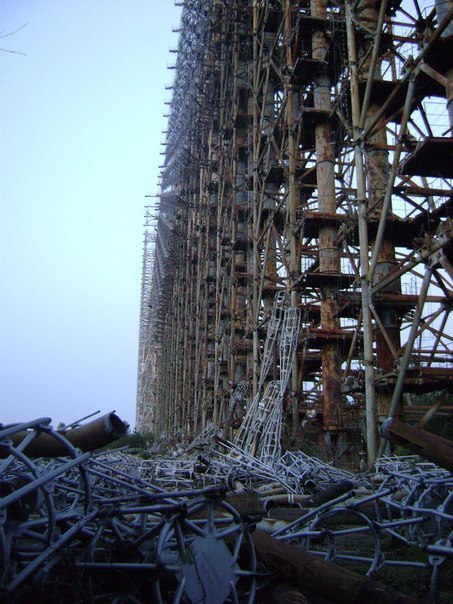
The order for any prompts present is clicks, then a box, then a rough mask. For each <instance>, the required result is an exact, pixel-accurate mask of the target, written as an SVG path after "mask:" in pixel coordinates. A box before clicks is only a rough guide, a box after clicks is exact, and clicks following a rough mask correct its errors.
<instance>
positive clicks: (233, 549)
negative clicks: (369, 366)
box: [0, 419, 453, 604]
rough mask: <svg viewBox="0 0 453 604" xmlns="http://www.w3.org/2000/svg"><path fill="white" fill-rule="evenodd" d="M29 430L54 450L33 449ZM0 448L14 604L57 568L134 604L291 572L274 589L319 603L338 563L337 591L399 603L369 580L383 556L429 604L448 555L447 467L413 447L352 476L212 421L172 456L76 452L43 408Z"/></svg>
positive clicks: (216, 598) (7, 594)
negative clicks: (264, 450)
mask: <svg viewBox="0 0 453 604" xmlns="http://www.w3.org/2000/svg"><path fill="white" fill-rule="evenodd" d="M24 432H26V433H27V436H26V437H25V438H21V439H18V438H17V435H18V434H20V433H24ZM41 434H45V435H46V437H47V439H50V440H55V442H56V443H58V446H63V447H64V448H65V452H66V454H65V455H64V456H59V457H54V458H39V459H32V458H31V457H29V456H28V455H27V454H26V450H27V447H28V446H29V444H30V443H31V442H32V441H33V440H35V439H39V438H40V435H41ZM0 448H1V450H2V451H3V457H4V459H3V460H2V461H1V463H0V473H1V480H0V495H1V499H0V518H1V524H0V556H1V558H0V560H1V579H0V587H1V597H3V598H4V599H7V600H8V601H11V602H13V601H21V598H22V601H23V597H24V596H23V594H24V592H26V591H27V589H31V586H33V589H37V588H38V587H39V586H46V585H47V586H48V585H51V584H52V582H55V581H56V580H57V579H56V577H58V576H62V575H65V574H66V575H67V576H69V577H70V578H69V579H68V578H67V579H66V583H67V584H68V583H69V584H70V583H71V582H72V584H74V585H80V584H82V583H83V585H86V590H87V593H88V594H89V595H88V597H89V600H88V601H95V600H98V599H99V600H102V598H104V599H107V600H108V601H114V600H115V598H120V597H123V596H122V594H123V595H124V592H125V591H126V592H127V593H128V594H129V596H130V597H131V598H133V600H130V601H136V602H147V601H153V602H193V603H195V602H218V603H219V604H220V603H221V602H224V601H231V602H250V603H251V602H255V601H257V602H259V601H260V599H259V598H260V593H261V591H262V590H264V591H265V590H266V589H267V587H266V586H269V584H273V585H274V586H276V585H277V583H278V582H281V581H282V580H286V581H288V580H290V581H291V582H292V583H293V584H294V583H295V584H296V585H294V586H293V587H291V586H289V587H288V586H284V587H285V589H286V590H287V591H288V593H292V594H293V595H292V597H294V598H295V599H294V601H303V600H302V599H301V598H303V597H310V594H314V595H315V596H316V597H324V598H327V599H328V598H329V597H331V595H329V594H330V592H329V588H327V587H326V584H327V583H329V577H330V578H331V579H332V580H331V581H330V583H332V581H333V578H334V577H336V576H337V575H338V576H341V577H342V589H343V592H344V593H343V592H342V593H343V596H344V598H346V599H344V598H343V600H341V601H351V602H352V601H363V599H362V600H360V597H363V594H364V593H366V594H367V596H366V598H367V600H369V601H377V600H376V597H377V596H376V593H380V594H381V596H382V600H381V601H386V600H385V598H387V599H389V601H390V599H391V598H394V601H400V602H409V601H410V598H408V597H407V596H404V595H401V594H396V592H395V591H394V588H392V587H390V586H386V585H385V584H384V585H383V586H380V587H379V584H378V583H376V581H375V580H374V578H375V577H376V576H378V577H379V575H382V573H383V571H384V570H386V569H395V568H398V569H413V570H414V571H415V572H417V573H419V572H421V571H423V572H424V573H425V574H429V575H430V586H429V588H428V591H429V592H430V598H431V600H432V601H433V602H435V601H437V598H438V595H439V593H440V576H441V571H442V570H443V568H445V566H446V565H448V564H449V562H448V560H451V558H452V557H453V545H452V537H453V534H452V528H453V524H452V520H453V477H452V475H451V473H450V472H448V471H447V470H445V469H443V468H441V467H439V466H436V465H435V464H434V463H431V462H424V461H421V460H420V458H418V457H416V456H406V457H385V458H382V459H380V460H379V462H378V464H377V465H376V468H375V471H374V472H373V473H369V474H358V475H355V474H352V473H350V472H347V471H345V470H342V469H338V468H334V467H333V466H332V465H330V464H327V463H324V462H322V461H321V460H319V459H316V458H311V457H309V456H307V455H305V454H303V453H302V452H286V453H285V454H283V455H280V457H279V458H278V459H277V458H276V456H275V455H270V456H269V457H268V458H269V459H272V460H273V463H272V464H270V465H269V464H266V463H265V462H264V461H262V460H261V459H259V457H254V456H253V455H252V454H251V453H250V452H249V451H246V450H244V449H242V448H241V447H239V446H238V445H237V444H234V443H232V442H229V441H228V440H226V439H225V438H223V436H221V431H220V429H218V428H217V427H216V426H215V425H210V426H209V428H208V429H207V430H206V431H205V433H204V434H202V435H200V436H199V437H198V438H197V439H196V440H195V441H193V442H192V443H190V445H189V446H187V447H186V449H185V450H184V451H183V453H182V454H181V455H180V456H179V457H168V458H163V457H162V456H156V457H155V458H153V459H141V458H140V457H138V456H136V455H130V454H127V453H126V452H124V451H121V450H116V451H105V452H93V453H90V452H86V453H83V452H81V451H80V450H78V449H76V448H75V447H74V446H73V444H71V443H70V442H69V441H67V440H66V439H65V437H64V436H63V435H62V434H60V433H59V432H58V431H55V430H53V429H52V428H51V427H50V420H48V419H39V420H36V421H33V422H28V423H26V424H18V425H14V426H10V427H5V428H3V429H2V430H1V431H0ZM257 525H258V529H257V530H255V529H256V526H257ZM265 533H267V535H266V534H265ZM389 543H391V544H396V546H394V545H392V546H391V547H390V546H389ZM399 545H401V547H402V548H403V549H402V550H401V551H400V550H398V555H397V556H395V555H393V551H394V549H395V547H397V548H398V547H399ZM274 550H275V551H274ZM272 552H274V553H272ZM285 552H286V553H285ZM413 552H416V556H414V555H413ZM274 554H275V555H274ZM286 554H288V556H289V559H290V560H291V564H289V563H288V562H285V561H284V560H285V556H286ZM277 560H280V562H277ZM260 561H261V562H260ZM293 567H294V568H293ZM296 567H297V568H296ZM307 567H309V568H310V577H312V580H310V581H308V579H306V578H304V572H305V571H303V569H304V568H305V569H306V568H307ZM289 568H293V571H294V572H293V573H292V574H291V573H289V571H288V569H289ZM295 569H296V570H297V569H299V570H297V572H296V570H295ZM299 571H300V572H299ZM450 572H451V571H450ZM125 573H126V574H125ZM288 573H289V574H288ZM126 575H127V577H128V579H127V580H126V579H125V578H124V577H125V576H126ZM313 577H314V578H313ZM366 577H369V579H367V578H366ZM371 579H373V580H371ZM276 581H277V583H276ZM272 582H273V583H272ZM308 583H309V584H308ZM272 589H273V588H272ZM281 589H283V588H281ZM291 590H292V591H291ZM298 590H299V591H298ZM300 590H302V592H303V594H304V596H303V595H302V592H301V591H300ZM326 590H327V591H326ZM363 590H365V591H363ZM276 593H279V591H278V589H277V591H276ZM347 593H349V598H350V599H349V600H348V599H347V597H346V595H345V594H347ZM354 594H355V595H354ZM360 594H361V595H360ZM343 596H342V597H343ZM269 597H270V596H269ZM338 597H339V596H338ZM150 598H151V600H150ZM297 598H298V599H297ZM354 598H355V599H354ZM373 598H375V599H374V600H373ZM398 598H399V599H398ZM309 601H310V600H309ZM335 601H340V600H339V599H336V600H335Z"/></svg>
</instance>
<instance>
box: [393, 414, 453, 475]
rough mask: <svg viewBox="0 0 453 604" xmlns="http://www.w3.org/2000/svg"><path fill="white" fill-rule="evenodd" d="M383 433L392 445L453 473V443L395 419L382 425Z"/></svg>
mask: <svg viewBox="0 0 453 604" xmlns="http://www.w3.org/2000/svg"><path fill="white" fill-rule="evenodd" d="M381 432H382V436H383V437H384V438H386V439H387V440H389V441H390V442H391V443H394V444H396V445H400V446H401V447H404V448H405V449H409V451H412V452H413V453H416V454H417V455H420V456H421V457H424V458H425V459H428V460H429V461H432V462H434V463H436V464H437V465H438V466H440V467H441V468H445V469H446V470H449V471H450V472H453V441H451V440H448V439H446V438H441V437H440V436H436V434H432V433H431V432H427V431H426V430H420V429H419V428H415V427H414V426H409V425H408V424H405V423H404V422H400V421H398V420H396V419H393V418H390V419H387V420H386V421H385V422H384V423H383V424H382V427H381Z"/></svg>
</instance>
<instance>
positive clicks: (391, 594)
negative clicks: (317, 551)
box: [252, 530, 416, 604]
mask: <svg viewBox="0 0 453 604" xmlns="http://www.w3.org/2000/svg"><path fill="white" fill-rule="evenodd" d="M252 538H253V542H254V544H255V547H256V550H257V553H258V556H259V557H260V558H261V559H262V561H263V562H264V563H265V564H266V566H267V567H268V569H269V570H271V571H272V572H274V573H275V574H276V575H278V576H279V577H281V578H282V579H286V580H288V581H291V582H292V583H294V584H295V585H297V586H298V587H299V588H300V589H301V590H302V591H303V592H304V593H306V592H311V593H314V594H316V595H318V596H321V597H322V598H325V599H326V600H328V601H330V602H335V603H336V604H341V603H343V602H344V604H362V603H363V602H367V604H374V603H376V604H415V602H416V600H414V599H413V598H411V597H410V596H406V595H404V594H401V593H399V592H397V591H395V590H394V589H392V588H390V587H387V586H385V585H383V584H382V583H378V582H377V581H374V580H372V579H369V578H368V577H362V576H361V575H358V574H357V573H354V572H353V571H351V570H349V569H347V568H343V567H341V566H337V565H336V564H333V563H332V562H328V561H327V560H324V559H322V558H318V557H317V556H315V555H313V554H310V553H309V552H307V551H305V550H303V549H301V548H299V547H295V546H293V545H289V544H288V543H284V542H282V541H278V540H277V539H274V538H272V537H270V536H269V535H267V534H266V533H264V532H263V531H261V530H256V531H255V532H254V533H253V534H252Z"/></svg>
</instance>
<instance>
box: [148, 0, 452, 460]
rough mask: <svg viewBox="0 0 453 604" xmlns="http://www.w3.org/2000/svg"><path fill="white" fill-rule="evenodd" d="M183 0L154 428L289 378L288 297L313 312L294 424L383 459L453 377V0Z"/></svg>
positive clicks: (185, 425)
mask: <svg viewBox="0 0 453 604" xmlns="http://www.w3.org/2000/svg"><path fill="white" fill-rule="evenodd" d="M182 15H183V16H182V23H181V42H180V45H179V47H178V53H177V61H176V69H175V81H174V86H173V94H174V97H173V101H172V103H171V110H170V114H169V115H170V117H169V122H168V129H167V134H166V151H165V161H164V165H163V168H162V176H161V183H160V199H159V205H158V207H157V208H156V213H157V219H156V220H157V222H156V227H157V233H156V243H155V244H154V252H153V253H154V260H153V267H152V268H151V269H150V268H149V267H150V263H147V264H146V269H144V283H145V286H144V287H145V288H148V287H149V295H151V294H152V295H155V296H156V304H152V309H150V310H149V313H150V314H149V318H147V317H148V315H147V313H148V310H147V309H146V303H143V304H145V310H144V314H143V315H142V316H143V317H144V318H143V319H142V323H141V326H142V327H141V328H142V331H143V333H142V336H141V337H142V340H141V341H146V342H149V343H150V344H149V346H150V355H151V357H150V358H153V359H154V360H153V362H152V363H151V364H145V365H144V367H145V369H144V371H143V372H142V373H141V377H140V384H141V386H140V388H139V392H140V393H141V394H139V401H138V407H137V409H138V410H139V416H140V418H142V419H140V423H139V429H147V430H148V429H149V430H151V429H152V430H155V431H156V433H159V434H162V433H166V434H169V435H170V434H176V433H178V432H180V433H184V434H186V435H187V436H189V437H194V436H195V435H196V434H197V432H198V431H200V430H203V429H204V427H205V426H206V425H207V423H208V422H210V421H213V422H215V423H216V424H217V425H225V423H226V419H227V416H228V408H229V402H230V400H231V397H232V395H233V393H234V391H235V389H236V386H237V384H238V383H239V382H246V383H248V384H249V385H250V391H251V400H252V401H255V400H256V401H258V400H260V397H261V396H262V395H263V392H264V391H265V388H266V385H267V380H268V379H270V380H271V381H280V382H281V384H283V383H284V382H285V380H286V379H287V375H288V374H286V367H281V366H279V363H278V362H276V360H275V350H276V349H275V347H274V341H273V338H277V337H279V336H278V333H277V332H278V331H279V330H281V322H280V321H281V320H282V317H280V316H278V313H276V310H275V308H274V306H273V305H274V300H275V296H276V294H277V300H279V302H278V304H280V303H282V304H283V306H285V305H286V306H291V307H294V308H297V309H299V311H300V312H301V324H300V330H299V338H298V341H297V353H296V359H295V361H294V362H293V363H292V367H291V371H290V372H289V376H290V377H289V380H288V382H287V392H288V393H290V399H291V400H289V402H288V405H287V410H286V422H285V426H286V427H285V430H286V431H287V433H288V434H290V435H291V436H292V437H293V438H297V437H299V438H301V437H303V435H304V434H306V433H309V432H311V433H314V434H315V435H317V437H318V442H319V444H320V445H322V446H323V447H324V449H325V451H326V454H327V455H329V456H330V457H331V458H332V459H340V458H341V457H343V458H346V459H347V458H348V457H350V458H352V457H354V456H355V457H357V452H358V453H360V454H361V455H363V454H365V455H366V457H367V458H368V463H369V464H371V463H373V462H374V460H375V459H376V457H377V456H378V454H379V455H380V454H382V453H384V452H385V451H386V449H385V440H384V439H382V438H381V437H380V435H379V430H378V429H379V425H380V423H381V422H382V421H384V420H385V419H386V418H387V417H398V418H400V419H403V418H406V419H408V420H409V421H416V420H417V419H419V418H418V417H416V411H417V409H414V407H413V406H412V407H411V406H410V405H408V400H409V399H410V397H411V396H412V395H414V394H416V395H419V396H423V395H424V394H426V393H431V392H440V391H442V390H448V389H449V388H450V384H451V380H452V371H453V369H452V356H451V342H452V333H451V319H450V311H451V299H452V291H453V287H452V268H451V266H452V243H451V241H452V224H451V220H452V207H451V199H452V189H451V178H452V177H453V173H452V169H451V163H452V162H451V152H452V151H451V149H452V140H453V139H452V137H451V127H452V119H453V118H452V114H451V106H452V96H451V85H452V84H451V75H452V69H453V67H452V65H451V56H452V53H451V39H452V25H451V19H452V10H451V2H440V1H439V2H435V3H433V2H431V3H429V2H424V1H418V0H408V1H405V2H396V1H393V0H387V1H385V2H374V1H372V0H355V1H335V2H326V1H324V0H312V1H311V2H308V1H305V0H304V1H303V2H299V1H298V2H295V1H294V0H274V1H270V0H266V1H263V2H255V3H250V2H248V1H246V0H232V1H231V2H228V3H226V2H220V1H217V0H215V1H213V2H202V1H201V0H199V1H192V2H186V3H184V7H183V13H182ZM150 262H151V260H150ZM149 270H151V272H152V277H151V279H150V278H149V276H148V271H149ZM147 295H148V294H147ZM147 295H142V301H143V300H147V299H148V298H147ZM148 297H149V296H148ZM283 301H284V302H283ZM152 317H155V319H153V318H152ZM271 323H272V327H271V326H270V324H271ZM266 327H267V328H268V332H267V333H268V334H270V333H274V332H273V330H275V333H274V335H272V336H270V335H268V339H267V340H266ZM269 330H270V331H269ZM145 334H146V335H145ZM141 356H142V357H143V354H142V355H141ZM282 369H283V373H285V376H283V375H281V372H282ZM268 375H270V378H268V377H267V376H268ZM263 376H266V377H263ZM148 383H149V384H151V383H152V384H153V386H152V389H153V394H152V396H150V397H148V398H146V397H147V396H148V395H146V394H145V393H146V391H147V386H146V384H148ZM154 393H155V394H154ZM285 394H286V393H285ZM256 397H258V398H256ZM253 404H255V403H253ZM256 404H257V403H256ZM437 411H439V409H437ZM447 412H450V410H449V409H448V408H447ZM145 418H146V419H145ZM363 418H364V419H363ZM279 421H280V420H279V418H275V422H274V423H275V430H277V429H279V428H277V426H278V424H279ZM275 430H274V432H275ZM241 438H242V437H241Z"/></svg>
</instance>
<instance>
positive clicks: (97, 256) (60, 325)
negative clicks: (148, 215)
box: [0, 0, 181, 426]
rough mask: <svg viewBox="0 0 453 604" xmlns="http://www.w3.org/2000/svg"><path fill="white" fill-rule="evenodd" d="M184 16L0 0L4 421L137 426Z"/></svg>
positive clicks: (154, 7) (0, 376) (101, 4)
mask: <svg viewBox="0 0 453 604" xmlns="http://www.w3.org/2000/svg"><path fill="white" fill-rule="evenodd" d="M180 10H181V9H180V8H178V7H175V6H174V5H173V2H172V0H0V23H1V25H0V36H1V38H0V47H1V48H2V49H3V50H1V51H0V128H1V132H0V136H1V144H0V155H1V157H0V203H1V243H0V246H1V248H0V253H1V258H0V262H1V266H0V273H1V276H0V288H1V291H0V329H1V333H0V422H2V423H4V424H7V423H11V422H18V421H26V420H30V419H35V418H38V417H51V418H52V423H53V425H54V426H56V425H57V424H58V423H59V422H65V423H69V422H71V421H74V420H76V419H78V418H80V417H82V416H84V415H87V414H89V413H92V412H94V411H97V410H100V411H101V412H102V413H107V412H109V411H112V410H116V412H117V413H118V415H119V416H120V417H122V418H123V419H125V420H127V421H128V422H129V423H130V424H132V426H133V425H134V423H135V396H136V374H137V347H138V317H139V303H140V281H141V256H142V243H143V230H144V229H143V213H144V210H143V206H144V205H145V203H146V202H147V201H148V200H146V199H145V197H144V196H145V195H147V194H154V193H155V192H156V191H157V180H158V174H159V169H158V165H159V163H161V160H162V157H161V156H160V155H159V153H160V151H161V150H162V148H161V146H160V142H161V140H163V138H164V136H163V135H162V134H161V131H162V130H163V129H165V120H164V118H163V114H164V113H165V109H166V107H165V105H164V101H165V100H169V98H170V94H171V93H170V92H168V91H165V86H168V85H170V84H171V83H172V78H173V73H174V72H173V71H168V70H167V66H168V65H170V64H172V63H174V61H175V55H174V54H170V52H169V50H170V49H171V48H175V47H176V46H177V33H172V28H177V27H178V25H179V18H180ZM15 30H18V31H15ZM13 32H15V33H13ZM9 34H11V35H9ZM8 51H14V52H8ZM19 53H23V54H19Z"/></svg>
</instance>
